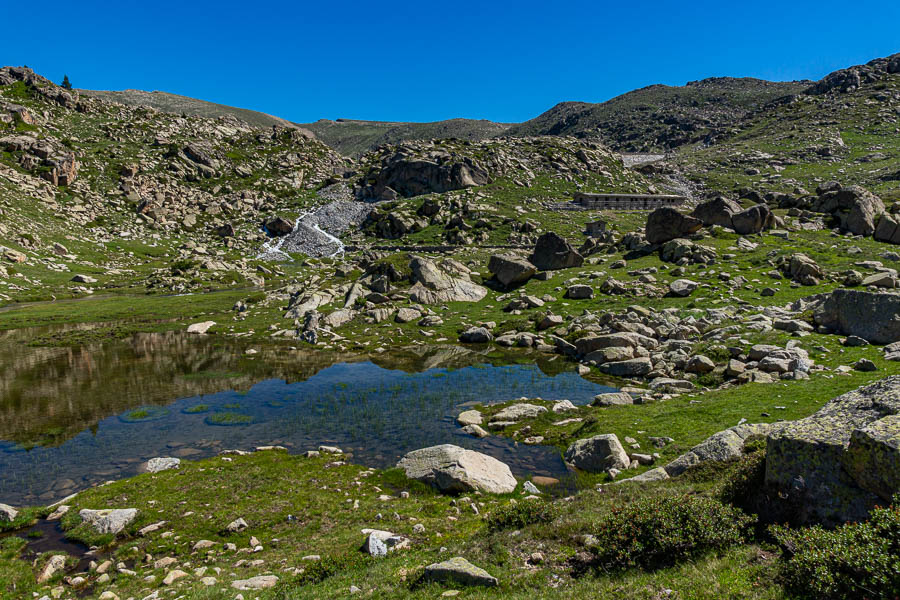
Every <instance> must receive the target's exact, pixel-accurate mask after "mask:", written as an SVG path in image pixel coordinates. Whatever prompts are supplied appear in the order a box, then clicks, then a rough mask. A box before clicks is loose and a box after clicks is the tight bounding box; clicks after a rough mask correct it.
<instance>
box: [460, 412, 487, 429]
mask: <svg viewBox="0 0 900 600" xmlns="http://www.w3.org/2000/svg"><path fill="white" fill-rule="evenodd" d="M456 422H457V423H459V424H460V425H461V426H463V427H465V426H466V425H481V424H482V423H483V422H484V417H483V416H482V414H481V413H480V412H478V411H477V410H466V411H463V412H461V413H459V416H458V417H456Z"/></svg>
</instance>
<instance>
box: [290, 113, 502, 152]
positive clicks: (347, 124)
mask: <svg viewBox="0 0 900 600" xmlns="http://www.w3.org/2000/svg"><path fill="white" fill-rule="evenodd" d="M302 127H304V128H306V129H309V130H310V131H312V132H313V133H314V134H315V135H316V137H317V138H319V139H320V140H322V141H323V142H325V143H326V144H328V145H329V146H331V147H332V148H334V149H335V150H337V151H338V152H340V153H341V154H344V155H346V156H350V155H356V154H361V153H363V152H366V151H368V150H372V149H374V148H376V147H378V146H381V145H382V144H397V143H400V142H405V141H407V140H430V139H447V138H458V139H461V140H469V141H479V140H484V139H487V138H491V137H496V136H499V135H502V134H503V133H504V132H505V131H506V130H507V129H509V127H510V125H508V124H505V123H494V122H493V121H485V120H475V119H449V120H446V121H435V122H433V123H392V122H389V121H354V120H350V119H338V120H337V121H330V120H327V119H321V120H319V121H316V122H315V123H305V124H303V125H302Z"/></svg>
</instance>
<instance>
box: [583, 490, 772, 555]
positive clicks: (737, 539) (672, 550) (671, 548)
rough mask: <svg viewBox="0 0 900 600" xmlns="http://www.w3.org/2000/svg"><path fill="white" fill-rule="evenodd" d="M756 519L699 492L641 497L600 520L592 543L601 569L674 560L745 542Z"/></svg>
mask: <svg viewBox="0 0 900 600" xmlns="http://www.w3.org/2000/svg"><path fill="white" fill-rule="evenodd" d="M754 520H755V519H754V518H753V517H751V516H748V515H746V514H744V512H742V511H741V510H739V509H737V508H734V507H732V506H728V505H725V504H722V503H721V502H719V501H717V500H714V499H712V498H706V497H702V496H664V497H659V498H645V499H642V500H638V501H636V502H631V503H629V504H626V505H625V506H622V507H617V508H615V509H613V510H612V512H610V513H609V514H608V515H606V516H605V517H604V518H603V519H601V521H600V523H599V524H598V527H597V529H596V532H595V536H596V538H597V544H596V546H595V547H593V548H592V552H593V553H594V556H595V560H594V564H595V565H596V566H598V567H601V568H604V569H629V568H633V567H641V568H644V569H655V568H660V567H666V566H670V565H673V564H675V563H677V562H679V561H682V560H685V559H688V558H693V557H696V556H698V555H701V554H704V553H706V552H708V551H711V550H719V549H724V548H728V547H730V546H734V545H737V544H740V543H741V542H743V541H744V539H745V535H746V532H747V529H748V528H749V527H750V526H751V525H752V524H753V522H754Z"/></svg>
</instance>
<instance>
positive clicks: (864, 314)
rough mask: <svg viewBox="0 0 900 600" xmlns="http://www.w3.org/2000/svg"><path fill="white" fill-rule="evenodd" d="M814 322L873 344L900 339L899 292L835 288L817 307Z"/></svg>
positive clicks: (888, 342)
mask: <svg viewBox="0 0 900 600" xmlns="http://www.w3.org/2000/svg"><path fill="white" fill-rule="evenodd" d="M813 318H814V319H815V321H816V323H817V324H819V325H821V326H824V327H827V328H828V329H830V330H832V331H835V332H838V333H842V334H844V335H855V336H859V337H861V338H863V339H864V340H867V341H869V342H871V343H873V344H890V343H893V342H896V341H900V295H897V294H888V293H873V292H864V291H860V290H845V289H837V290H834V291H833V292H832V293H831V295H830V296H828V297H827V298H826V299H825V300H824V302H822V303H821V304H820V305H819V307H818V308H817V309H816V311H815V313H814V315H813Z"/></svg>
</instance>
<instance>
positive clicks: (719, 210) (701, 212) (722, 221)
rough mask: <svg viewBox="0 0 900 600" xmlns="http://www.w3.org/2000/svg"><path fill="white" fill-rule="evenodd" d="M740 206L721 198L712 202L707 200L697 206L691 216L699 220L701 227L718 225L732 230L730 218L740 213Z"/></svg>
mask: <svg viewBox="0 0 900 600" xmlns="http://www.w3.org/2000/svg"><path fill="white" fill-rule="evenodd" d="M741 210H742V208H741V205H740V204H739V203H737V202H735V201H734V200H729V199H728V198H724V197H722V196H718V197H716V198H714V199H712V200H708V201H706V202H703V203H701V204H698V205H697V208H695V209H694V212H692V213H691V216H692V217H694V218H697V219H700V220H701V221H702V222H703V225H705V226H707V227H708V226H710V225H720V226H722V227H727V228H728V229H731V228H732V225H731V216H732V215H734V214H735V213H739V212H741Z"/></svg>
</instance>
